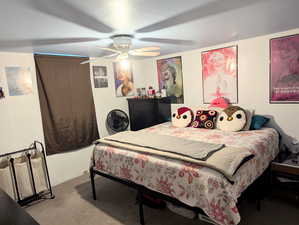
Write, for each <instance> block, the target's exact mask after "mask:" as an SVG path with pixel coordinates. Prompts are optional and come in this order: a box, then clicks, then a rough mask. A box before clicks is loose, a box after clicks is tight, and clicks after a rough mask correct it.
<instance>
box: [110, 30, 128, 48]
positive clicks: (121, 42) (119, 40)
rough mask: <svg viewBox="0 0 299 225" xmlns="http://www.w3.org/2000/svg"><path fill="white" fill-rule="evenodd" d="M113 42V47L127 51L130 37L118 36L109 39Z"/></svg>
mask: <svg viewBox="0 0 299 225" xmlns="http://www.w3.org/2000/svg"><path fill="white" fill-rule="evenodd" d="M111 38H112V40H113V46H114V47H115V48H116V49H118V50H121V51H124V50H128V49H130V48H131V45H132V38H133V36H132V35H127V34H120V35H115V36H112V37H111Z"/></svg>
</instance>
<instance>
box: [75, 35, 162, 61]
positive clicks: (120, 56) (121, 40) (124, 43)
mask: <svg viewBox="0 0 299 225" xmlns="http://www.w3.org/2000/svg"><path fill="white" fill-rule="evenodd" d="M111 39H112V41H113V47H114V48H100V49H102V50H105V51H110V52H113V53H112V54H110V55H106V56H103V57H105V58H109V57H114V56H116V58H115V61H121V60H125V59H127V58H128V57H129V55H132V56H158V55H160V52H159V51H157V50H160V47H157V46H151V47H144V48H137V49H131V47H132V39H133V36H132V35H129V34H118V35H114V36H112V37H111ZM97 60H98V59H94V60H86V61H83V62H81V63H80V64H86V63H90V62H95V61H97Z"/></svg>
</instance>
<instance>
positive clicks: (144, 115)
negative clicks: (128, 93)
mask: <svg viewBox="0 0 299 225" xmlns="http://www.w3.org/2000/svg"><path fill="white" fill-rule="evenodd" d="M128 104H129V114H130V123H131V130H133V131H136V130H140V129H143V128H146V127H150V126H154V125H156V124H159V123H164V122H166V121H169V120H170V117H171V100H170V98H148V99H138V98H128Z"/></svg>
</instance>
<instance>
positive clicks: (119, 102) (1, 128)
mask: <svg viewBox="0 0 299 225" xmlns="http://www.w3.org/2000/svg"><path fill="white" fill-rule="evenodd" d="M97 65H106V66H107V68H108V79H109V88H103V89H100V88H99V89H94V88H93V94H94V102H95V108H96V113H97V121H98V127H99V132H100V135H101V136H106V135H108V132H107V130H106V128H105V119H106V115H107V113H108V112H109V111H110V110H112V109H115V108H120V109H123V110H125V111H127V110H128V109H127V101H126V98H124V97H119V98H117V97H115V91H114V78H113V68H112V63H111V61H109V60H103V61H100V62H99V63H97ZM5 66H26V67H31V68H32V82H33V93H32V94H30V95H24V96H9V95H8V90H7V81H6V75H5V72H4V68H5ZM134 70H136V71H138V70H139V67H138V65H137V66H136V68H135V67H133V71H134ZM91 76H92V74H91ZM134 79H135V83H136V84H138V83H141V85H143V82H144V81H143V79H141V77H139V76H138V72H136V75H135V74H134ZM91 80H92V79H91ZM0 87H4V91H5V94H6V98H5V99H3V100H0V154H2V153H6V152H12V151H16V150H18V149H22V148H27V147H28V146H29V144H30V143H32V142H33V140H40V141H42V142H44V135H43V129H42V121H41V114H40V106H39V98H38V91H37V84H36V76H35V65H34V58H33V55H32V54H23V53H0ZM92 87H94V86H93V80H92ZM92 148H93V147H92V146H90V147H87V148H84V149H80V150H77V151H73V152H69V153H63V154H56V155H52V156H48V157H47V161H48V166H49V172H50V177H51V181H52V184H53V185H56V184H59V183H62V182H64V181H66V180H69V179H72V178H74V177H77V176H79V175H81V174H82V173H83V171H85V170H88V166H89V160H90V156H91V152H92Z"/></svg>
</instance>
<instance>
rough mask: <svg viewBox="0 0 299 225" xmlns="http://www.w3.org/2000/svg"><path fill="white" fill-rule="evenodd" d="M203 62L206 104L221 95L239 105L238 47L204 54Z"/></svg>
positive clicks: (202, 54)
mask: <svg viewBox="0 0 299 225" xmlns="http://www.w3.org/2000/svg"><path fill="white" fill-rule="evenodd" d="M201 62H202V85H203V102H204V104H209V103H211V101H212V100H213V99H214V98H215V97H216V96H218V95H219V94H220V95H221V96H222V97H224V98H226V99H227V100H229V102H230V103H232V104H236V103H238V46H230V47H225V48H219V49H213V50H209V51H205V52H202V53H201Z"/></svg>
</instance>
